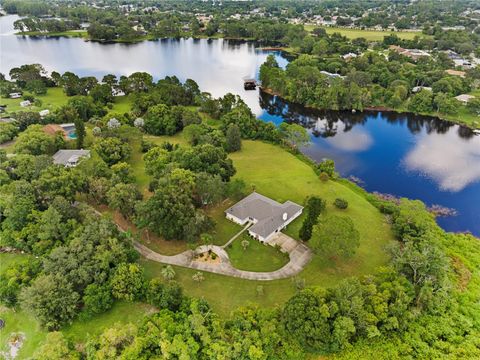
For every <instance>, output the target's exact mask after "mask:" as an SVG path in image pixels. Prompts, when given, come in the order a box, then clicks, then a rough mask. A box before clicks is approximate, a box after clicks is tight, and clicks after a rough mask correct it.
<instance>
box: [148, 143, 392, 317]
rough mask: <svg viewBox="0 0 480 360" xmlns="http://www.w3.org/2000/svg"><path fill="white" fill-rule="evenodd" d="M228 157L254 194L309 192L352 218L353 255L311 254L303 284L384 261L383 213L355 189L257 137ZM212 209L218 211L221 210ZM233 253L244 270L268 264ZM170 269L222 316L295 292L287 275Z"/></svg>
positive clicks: (294, 227)
mask: <svg viewBox="0 0 480 360" xmlns="http://www.w3.org/2000/svg"><path fill="white" fill-rule="evenodd" d="M230 157H231V158H232V160H233V162H234V165H235V167H236V169H237V174H236V175H235V177H238V178H242V179H243V180H244V181H246V183H247V184H248V185H249V186H250V187H251V188H253V187H254V188H255V189H256V191H258V192H259V193H261V194H263V195H266V196H269V197H271V198H273V199H275V200H277V201H280V202H284V201H286V200H292V201H295V202H297V203H299V204H303V202H304V200H305V198H306V197H307V196H309V195H312V194H315V195H318V196H320V197H322V198H323V199H325V200H327V202H328V205H327V212H330V213H338V214H344V215H348V216H350V217H351V218H352V220H353V221H354V223H355V226H356V228H357V229H358V231H359V232H360V247H359V249H358V251H357V254H356V255H355V256H354V257H353V258H351V259H349V260H340V259H337V260H335V259H328V258H325V257H323V256H319V255H316V256H314V258H313V259H312V261H311V262H310V263H309V264H308V265H307V267H306V268H305V269H304V270H303V271H302V272H301V273H300V274H299V277H300V278H303V279H305V281H306V285H307V286H322V287H329V286H333V285H335V284H337V283H338V282H339V281H341V280H342V279H345V278H347V277H349V276H354V275H363V274H369V273H373V272H374V271H375V269H376V268H377V267H378V266H381V265H384V264H385V263H386V262H387V260H388V256H387V254H386V253H385V251H384V247H385V246H386V245H387V244H389V243H390V242H391V241H393V235H392V233H391V230H390V227H389V225H388V224H387V222H386V220H385V218H384V216H383V215H382V214H381V213H380V212H379V211H378V210H377V209H376V208H375V207H373V206H372V205H371V204H370V203H368V202H367V201H366V200H365V198H364V197H363V196H362V195H361V194H358V193H356V192H354V191H353V190H351V189H350V188H349V187H347V186H345V185H343V184H341V183H338V182H334V181H328V182H327V183H323V182H321V181H320V180H319V179H318V177H317V176H316V174H315V173H314V171H313V169H312V168H311V167H310V166H309V165H307V164H305V163H304V162H302V161H300V160H299V159H298V158H297V157H295V156H294V155H292V154H290V153H288V152H287V151H285V150H283V149H282V148H280V147H278V146H274V145H270V144H266V143H262V142H259V141H243V147H242V150H241V151H239V152H236V153H233V154H230ZM336 197H342V198H344V199H346V200H347V201H348V202H349V208H348V209H347V210H344V211H340V210H337V209H336V208H334V207H333V205H332V203H333V201H334V199H335V198H336ZM227 207H228V206H225V208H224V209H223V210H225V209H226V208H227ZM218 211H219V212H221V209H220V208H219V209H218ZM222 215H223V213H222ZM218 218H220V217H218ZM302 219H303V217H300V218H299V219H297V220H295V221H294V222H293V223H292V224H290V225H289V226H288V228H287V230H286V233H287V234H289V235H290V236H292V237H294V238H297V239H298V230H299V228H300V226H301V224H302ZM217 231H218V230H217ZM238 240H240V239H237V240H235V241H234V244H235V246H239V245H240V242H241V240H240V241H238ZM223 243H224V242H223ZM250 245H251V246H252V250H253V249H254V248H255V247H256V246H257V245H259V244H253V241H252V242H251V244H250ZM240 250H241V251H243V249H240ZM272 250H275V249H273V248H272ZM275 255H278V254H274V256H275ZM233 256H234V261H237V262H238V263H239V264H240V266H242V265H244V266H246V268H248V269H249V270H254V268H252V266H253V267H255V266H258V267H257V268H256V271H259V270H258V269H260V267H261V266H269V264H268V263H267V264H257V263H255V262H254V261H250V260H252V259H251V258H240V257H239V258H235V256H236V254H235V252H234V253H233ZM256 256H258V259H259V260H260V261H265V259H266V257H264V256H263V254H259V255H256ZM270 261H272V260H270ZM140 263H141V264H142V265H143V267H144V268H145V271H146V274H147V276H148V277H160V276H161V274H160V270H161V268H162V266H163V265H162V264H159V263H155V262H152V261H148V260H144V259H141V260H140ZM247 266H248V267H247ZM175 271H176V273H177V277H176V279H177V280H178V281H179V282H180V283H181V284H182V285H183V287H184V289H185V292H186V293H187V294H189V295H191V296H196V297H203V298H205V299H206V300H208V301H209V302H210V303H211V304H212V306H213V308H214V309H215V310H216V311H218V312H219V313H220V314H222V315H228V313H229V312H230V311H231V310H233V309H234V308H235V307H237V306H241V305H245V304H247V303H255V304H258V305H260V306H269V307H270V306H275V305H281V304H283V303H284V302H285V301H286V300H287V299H288V298H289V297H291V296H292V295H293V294H294V293H295V291H296V290H295V287H294V286H293V284H292V280H291V279H284V280H276V281H268V282H256V281H249V280H242V279H237V278H231V277H226V276H222V275H216V274H211V273H204V276H205V281H204V282H202V283H200V284H197V283H196V282H195V281H193V280H192V278H191V277H192V275H193V274H194V273H195V270H192V269H185V268H179V267H176V268H175ZM258 285H261V286H263V287H264V294H263V295H261V296H259V295H257V292H256V288H257V286H258Z"/></svg>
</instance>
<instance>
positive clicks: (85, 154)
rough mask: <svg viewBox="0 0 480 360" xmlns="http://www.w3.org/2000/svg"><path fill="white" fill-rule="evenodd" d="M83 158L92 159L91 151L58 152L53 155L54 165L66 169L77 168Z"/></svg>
mask: <svg viewBox="0 0 480 360" xmlns="http://www.w3.org/2000/svg"><path fill="white" fill-rule="evenodd" d="M82 158H87V159H88V158H90V150H58V151H57V152H56V153H55V154H54V155H53V163H54V164H58V165H63V166H65V167H75V166H77V165H78V163H79V162H80V160H81V159H82Z"/></svg>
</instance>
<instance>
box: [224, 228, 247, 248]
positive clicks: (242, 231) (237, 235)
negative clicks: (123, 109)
mask: <svg viewBox="0 0 480 360" xmlns="http://www.w3.org/2000/svg"><path fill="white" fill-rule="evenodd" d="M252 225H253V224H252V223H251V222H248V223H247V225H245V227H244V228H243V229H242V230H240V231H239V232H238V233H236V234H235V235H233V237H232V238H231V239H230V240H228V241H227V243H226V244H223V245H222V248H224V249H225V248H226V247H227V246H228V245H230V244H231V243H232V242H234V241H235V239H236V238H238V237H239V236H240V235H241V234H243V233H244V231H246V230H247V229H248V228H249V227H250V226H252Z"/></svg>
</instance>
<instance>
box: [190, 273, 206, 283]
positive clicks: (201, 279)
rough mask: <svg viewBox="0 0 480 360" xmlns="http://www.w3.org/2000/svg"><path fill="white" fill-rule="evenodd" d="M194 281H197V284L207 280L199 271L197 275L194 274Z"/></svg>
mask: <svg viewBox="0 0 480 360" xmlns="http://www.w3.org/2000/svg"><path fill="white" fill-rule="evenodd" d="M192 280H193V281H196V282H197V283H201V282H202V281H203V280H205V277H204V276H203V273H201V272H200V271H197V272H196V273H195V274H193V276H192Z"/></svg>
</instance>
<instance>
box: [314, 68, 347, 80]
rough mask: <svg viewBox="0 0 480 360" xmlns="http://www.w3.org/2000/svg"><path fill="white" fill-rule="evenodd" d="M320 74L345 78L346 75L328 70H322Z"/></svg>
mask: <svg viewBox="0 0 480 360" xmlns="http://www.w3.org/2000/svg"><path fill="white" fill-rule="evenodd" d="M320 74H323V75H326V76H328V77H329V78H340V79H343V78H344V77H345V76H342V75H340V74H334V73H331V72H328V71H324V70H322V71H320Z"/></svg>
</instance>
